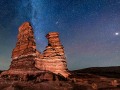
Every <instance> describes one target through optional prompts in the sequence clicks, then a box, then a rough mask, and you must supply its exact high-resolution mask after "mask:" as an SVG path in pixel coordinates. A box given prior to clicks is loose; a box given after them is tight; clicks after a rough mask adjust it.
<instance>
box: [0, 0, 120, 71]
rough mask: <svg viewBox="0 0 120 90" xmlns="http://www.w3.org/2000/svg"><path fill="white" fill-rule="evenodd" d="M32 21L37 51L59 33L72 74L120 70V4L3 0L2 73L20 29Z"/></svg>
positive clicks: (117, 1) (108, 1)
mask: <svg viewBox="0 0 120 90" xmlns="http://www.w3.org/2000/svg"><path fill="white" fill-rule="evenodd" d="M25 21H29V22H30V23H31V24H32V26H33V28H34V35H35V39H36V43H37V49H38V50H39V51H40V52H43V50H44V49H45V46H47V39H46V38H45V35H46V34H47V33H48V32H51V31H57V32H59V33H60V39H61V42H62V44H63V45H64V47H65V53H66V57H67V63H68V68H69V69H70V70H75V69H81V68H87V67H102V66H120V0H0V69H1V70H5V69H8V68H9V65H10V62H11V52H12V50H13V48H14V47H15V43H16V40H17V38H16V37H17V34H18V27H19V26H20V25H21V24H22V23H23V22H25Z"/></svg>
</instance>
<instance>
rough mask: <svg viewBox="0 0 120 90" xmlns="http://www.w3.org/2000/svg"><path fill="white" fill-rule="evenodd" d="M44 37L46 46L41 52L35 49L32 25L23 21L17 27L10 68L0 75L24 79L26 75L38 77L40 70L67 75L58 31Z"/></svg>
mask: <svg viewBox="0 0 120 90" xmlns="http://www.w3.org/2000/svg"><path fill="white" fill-rule="evenodd" d="M46 37H47V39H48V46H47V47H46V49H45V50H44V52H43V54H41V53H40V52H39V51H37V50H36V43H35V39H34V33H33V29H32V26H31V25H30V23H29V22H25V23H23V24H22V25H21V26H20V27H19V33H18V36H17V43H16V47H15V48H14V49H13V51H12V62H11V65H10V68H9V70H7V71H5V72H3V73H2V74H1V76H3V77H4V76H8V78H9V77H10V78H12V77H13V78H15V77H19V80H25V81H26V80H27V77H28V75H30V76H36V78H38V76H39V74H40V73H41V72H46V71H50V72H52V73H55V74H60V75H63V76H64V77H67V76H68V75H69V73H68V69H67V64H66V57H65V53H64V49H63V48H64V47H63V46H62V45H61V42H60V39H59V33H57V32H51V33H49V34H47V35H46ZM47 76H48V75H47ZM47 76H45V77H47Z"/></svg>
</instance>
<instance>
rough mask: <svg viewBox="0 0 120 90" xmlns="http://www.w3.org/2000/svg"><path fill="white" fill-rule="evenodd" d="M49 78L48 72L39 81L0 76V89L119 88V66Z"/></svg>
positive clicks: (107, 89) (89, 89) (117, 89)
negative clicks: (65, 76) (60, 77)
mask: <svg viewBox="0 0 120 90" xmlns="http://www.w3.org/2000/svg"><path fill="white" fill-rule="evenodd" d="M1 72H2V71H0V73H1ZM44 77H46V76H44ZM44 77H43V78H44ZM50 78H52V75H49V74H47V78H45V79H43V80H41V81H36V80H34V79H32V80H28V81H19V80H9V79H3V78H0V90H120V67H94V68H87V69H81V70H74V71H71V75H70V76H69V77H68V78H63V79H56V80H53V79H50Z"/></svg>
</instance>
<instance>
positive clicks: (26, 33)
mask: <svg viewBox="0 0 120 90" xmlns="http://www.w3.org/2000/svg"><path fill="white" fill-rule="evenodd" d="M35 57H36V43H35V39H34V33H33V29H32V26H31V25H30V23H28V22H25V23H23V24H22V25H21V26H20V27H19V33H18V37H17V43H16V47H15V48H14V49H13V52H12V62H11V65H10V70H11V69H12V70H13V69H22V70H36V67H35Z"/></svg>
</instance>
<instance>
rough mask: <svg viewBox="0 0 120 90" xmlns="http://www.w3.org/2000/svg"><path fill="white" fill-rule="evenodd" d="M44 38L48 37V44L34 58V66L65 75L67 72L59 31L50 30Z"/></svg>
mask: <svg viewBox="0 0 120 90" xmlns="http://www.w3.org/2000/svg"><path fill="white" fill-rule="evenodd" d="M46 38H47V39H48V46H47V47H46V49H45V50H44V52H43V55H42V56H40V57H39V58H37V59H36V67H37V68H39V69H42V70H48V71H51V72H54V73H56V74H62V75H63V76H65V77H67V76H68V75H69V73H68V69H67V64H66V57H65V53H64V47H63V46H62V45H61V42H60V39H59V33H57V32H50V33H49V34H47V35H46Z"/></svg>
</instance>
